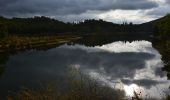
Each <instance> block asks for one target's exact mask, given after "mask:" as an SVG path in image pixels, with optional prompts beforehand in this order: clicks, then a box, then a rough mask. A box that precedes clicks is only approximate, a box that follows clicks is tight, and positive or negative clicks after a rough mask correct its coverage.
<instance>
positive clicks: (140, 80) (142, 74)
mask: <svg viewBox="0 0 170 100" xmlns="http://www.w3.org/2000/svg"><path fill="white" fill-rule="evenodd" d="M6 66H7V67H6V71H5V73H4V74H3V76H2V78H0V88H1V90H0V92H2V91H3V92H4V91H5V90H12V89H15V88H17V87H20V86H25V85H28V86H29V85H31V86H35V83H36V82H39V81H60V79H62V78H64V77H65V76H66V74H67V71H68V67H70V66H71V67H75V68H78V69H80V70H81V71H82V73H84V74H86V75H89V77H90V78H93V79H96V80H98V82H100V83H101V84H106V85H108V86H110V87H111V88H119V89H124V90H125V92H126V94H127V95H130V96H132V95H133V93H132V91H133V90H135V91H139V90H140V91H145V92H144V93H149V94H150V96H152V97H157V98H159V97H160V92H161V91H162V90H165V91H166V92H169V91H168V90H167V89H168V86H169V85H170V83H169V81H168V80H167V77H166V73H165V72H162V71H161V68H162V67H163V63H162V61H161V55H160V54H159V53H158V52H157V51H156V50H155V49H154V48H153V47H152V44H151V43H150V42H147V41H134V42H132V43H130V42H113V43H111V44H107V45H103V46H95V47H86V46H83V45H73V46H69V45H62V46H60V47H57V48H54V49H50V50H48V51H36V50H31V51H27V52H24V53H19V54H17V55H14V56H11V57H10V59H9V61H8V62H7V64H6ZM157 87H159V89H160V90H158V89H157ZM143 95H145V94H143Z"/></svg>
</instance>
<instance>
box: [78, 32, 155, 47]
mask: <svg viewBox="0 0 170 100" xmlns="http://www.w3.org/2000/svg"><path fill="white" fill-rule="evenodd" d="M81 37H82V38H81V39H79V40H77V41H76V42H75V43H76V44H82V45H86V46H97V45H99V46H102V45H104V44H109V43H112V42H114V41H135V40H148V41H151V40H152V38H150V37H148V36H143V35H141V36H140V34H137V35H135V34H131V35H129V34H114V35H83V36H81Z"/></svg>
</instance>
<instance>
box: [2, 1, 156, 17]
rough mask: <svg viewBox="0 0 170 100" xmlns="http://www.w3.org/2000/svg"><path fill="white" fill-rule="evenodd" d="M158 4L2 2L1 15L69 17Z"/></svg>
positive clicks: (130, 2) (142, 7) (139, 2)
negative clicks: (89, 12) (88, 12)
mask: <svg viewBox="0 0 170 100" xmlns="http://www.w3.org/2000/svg"><path fill="white" fill-rule="evenodd" d="M157 6H158V4H157V3H156V2H153V1H148V0H126V2H125V1H124V0H48V1H47V0H1V1H0V14H1V15H6V16H19V15H27V14H30V15H49V16H55V15H69V14H81V13H85V12H86V11H90V10H97V11H108V10H114V9H123V10H136V9H150V8H154V7H157Z"/></svg>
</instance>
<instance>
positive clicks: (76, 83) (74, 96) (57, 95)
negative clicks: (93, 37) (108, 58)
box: [5, 71, 170, 100]
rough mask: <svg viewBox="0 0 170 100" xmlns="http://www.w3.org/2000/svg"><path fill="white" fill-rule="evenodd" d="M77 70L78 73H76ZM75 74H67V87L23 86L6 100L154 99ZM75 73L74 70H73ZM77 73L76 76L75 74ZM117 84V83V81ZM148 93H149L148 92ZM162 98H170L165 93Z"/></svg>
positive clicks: (167, 99) (168, 99)
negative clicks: (33, 87) (132, 94)
mask: <svg viewBox="0 0 170 100" xmlns="http://www.w3.org/2000/svg"><path fill="white" fill-rule="evenodd" d="M77 72H78V74H77ZM77 72H76V74H75V75H72V73H71V74H69V76H68V81H67V82H66V84H65V85H67V88H65V89H64V90H63V89H62V88H63V87H64V86H63V87H61V86H57V85H56V84H55V85H54V84H49V85H42V87H41V88H36V89H29V88H24V89H21V90H20V91H18V92H15V93H14V92H11V94H9V95H8V96H7V97H5V99H6V100H155V99H153V98H151V97H146V98H145V97H142V93H141V92H140V93H136V92H135V91H134V96H133V97H128V96H126V93H125V92H124V90H122V89H116V88H111V87H109V86H107V85H101V83H99V82H98V81H96V80H94V79H90V78H89V76H86V75H83V74H82V73H79V71H77ZM74 73H75V72H74ZM77 75H78V76H77ZM118 84H119V83H118ZM148 95H149V94H148ZM162 100H170V96H169V95H165V97H163V98H162Z"/></svg>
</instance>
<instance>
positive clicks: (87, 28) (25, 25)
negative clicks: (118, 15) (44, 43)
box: [0, 16, 166, 35]
mask: <svg viewBox="0 0 170 100" xmlns="http://www.w3.org/2000/svg"><path fill="white" fill-rule="evenodd" d="M165 18H166V17H162V18H160V19H157V20H154V21H151V22H147V23H143V24H133V23H123V24H116V23H111V22H106V21H103V20H94V19H91V20H85V21H83V22H79V23H64V22H61V21H58V20H56V19H51V18H48V17H44V16H41V17H33V18H11V19H9V18H4V17H0V29H1V31H0V33H1V34H2V33H8V34H20V35H62V34H80V35H82V34H144V35H151V34H153V33H154V32H155V24H156V23H157V22H159V21H160V20H163V19H165ZM2 30H3V31H2Z"/></svg>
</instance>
